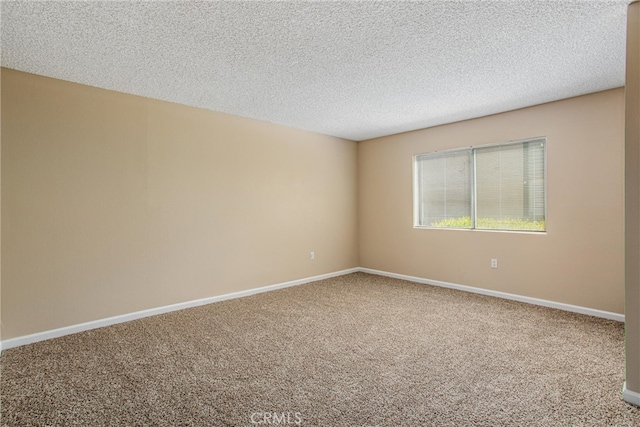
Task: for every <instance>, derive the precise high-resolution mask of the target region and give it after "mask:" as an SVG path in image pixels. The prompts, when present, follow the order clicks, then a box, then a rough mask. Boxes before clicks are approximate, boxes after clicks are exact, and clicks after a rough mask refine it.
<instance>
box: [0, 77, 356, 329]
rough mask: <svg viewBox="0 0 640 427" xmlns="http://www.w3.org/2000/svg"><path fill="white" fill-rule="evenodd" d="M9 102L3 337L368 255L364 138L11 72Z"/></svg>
mask: <svg viewBox="0 0 640 427" xmlns="http://www.w3.org/2000/svg"><path fill="white" fill-rule="evenodd" d="M1 108H2V169H1V172H2V224H1V226H2V248H1V250H2V252H1V253H2V266H3V269H2V270H3V271H2V276H3V277H2V302H1V303H2V312H1V315H2V338H3V339H10V338H13V337H18V336H23V335H27V334H31V333H36V332H41V331H46V330H51V329H54V328H58V327H63V326H68V325H73V324H78V323H82V322H87V321H91V320H96V319H102V318H106V317H110V316H115V315H119V314H125V313H130V312H134V311H138V310H143V309H148V308H153V307H158V306H163V305H168V304H173V303H178V302H184V301H190V300H194V299H199V298H205V297H210V296H216V295H222V294H226V293H230V292H235V291H240V290H245V289H251V288H256V287H260V286H264V285H269V284H275V283H281V282H285V281H290V280H295V279H299V278H305V277H311V276H314V275H319V274H323V273H328V272H335V271H339V270H343V269H347V268H352V267H356V266H358V253H357V236H356V232H357V224H356V220H357V218H356V214H357V211H356V199H357V188H356V184H357V171H356V168H357V144H356V143H355V142H350V141H345V140H341V139H338V138H333V137H328V136H323V135H318V134H314V133H310V132H305V131H300V130H295V129H291V128H287V127H283V126H277V125H273V124H269V123H265V122H260V121H255V120H250V119H245V118H240V117H235V116H231V115H225V114H219V113H214V112H210V111H206V110H200V109H196V108H191V107H186V106H181V105H177V104H171V103H166V102H161V101H156V100H150V99H145V98H141V97H136V96H131V95H126V94H122V93H116V92H110V91H106V90H101V89H96V88H91V87H88V86H83V85H78V84H73V83H68V82H63V81H60V80H54V79H50V78H45V77H40V76H35V75H30V74H26V73H21V72H17V71H14V70H8V69H3V70H2V107H1ZM310 251H314V252H315V260H314V261H311V260H310V259H309V252H310Z"/></svg>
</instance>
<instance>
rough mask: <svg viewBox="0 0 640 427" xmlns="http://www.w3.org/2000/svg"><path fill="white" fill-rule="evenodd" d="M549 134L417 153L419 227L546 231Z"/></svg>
mask: <svg viewBox="0 0 640 427" xmlns="http://www.w3.org/2000/svg"><path fill="white" fill-rule="evenodd" d="M545 145H546V140H545V138H538V139H532V140H527V141H520V142H516V143H507V144H501V145H494V146H487V147H479V148H469V149H464V150H454V151H447V152H441V153H429V154H421V155H418V156H416V185H417V192H416V197H417V200H416V203H417V205H416V207H417V211H416V213H417V225H419V226H426V227H441V228H480V229H500V230H532V231H544V230H545V213H546V206H545V202H546V196H545V193H546V177H545V171H546V167H545V148H546V147H545Z"/></svg>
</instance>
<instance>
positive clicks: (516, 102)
mask: <svg viewBox="0 0 640 427" xmlns="http://www.w3.org/2000/svg"><path fill="white" fill-rule="evenodd" d="M628 3H629V0H611V1H545V2H542V1H530V0H527V1H524V0H522V1H520V0H515V1H446V2H445V1H430V2H400V1H397V2H323V3H316V2H277V3H276V2H168V3H167V2H30V1H19V2H5V1H3V2H2V3H1V13H2V15H1V24H2V30H1V31H2V33H1V34H2V65H3V66H5V67H8V68H13V69H17V70H21V71H26V72H31V73H35V74H41V75H45V76H50V77H55V78H59V79H63V80H70V81H73V82H78V83H83V84H88V85H91V86H97V87H101V88H106V89H111V90H116V91H121V92H127V93H132V94H137V95H142V96H146V97H151V98H157V99H161V100H166V101H171V102H176V103H181V104H186V105H192V106H196V107H201V108H206V109H210V110H215V111H221V112H226V113H231V114H235V115H240V116H245V117H251V118H255V119H259V120H265V121H269V122H273V123H278V124H283V125H287V126H292V127H296V128H301V129H306V130H310V131H314V132H319V133H323V134H328V135H334V136H339V137H343V138H347V139H352V140H364V139H369V138H373V137H378V136H384V135H389V134H394V133H399V132H404V131H409V130H414V129H419V128H424V127H430V126H435V125H439V124H444V123H450V122H455V121H459V120H465V119H469V118H474V117H480V116H484V115H488V114H494V113H498V112H503V111H507V110H512V109H516V108H521V107H526V106H530V105H535V104H540V103H544V102H549V101H554V100H558V99H563V98H568V97H572V96H577V95H583V94H587V93H592V92H597V91H601V90H606V89H610V88H614V87H619V86H623V85H624V72H625V35H626V9H627V4H628Z"/></svg>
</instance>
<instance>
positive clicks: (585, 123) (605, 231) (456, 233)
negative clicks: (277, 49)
mask: <svg viewBox="0 0 640 427" xmlns="http://www.w3.org/2000/svg"><path fill="white" fill-rule="evenodd" d="M537 136H546V137H547V232H546V234H531V233H509V232H496V231H471V230H442V229H415V228H413V210H412V206H413V202H412V156H413V155H414V154H418V153H424V152H432V151H436V150H444V149H453V148H462V147H468V146H471V145H483V144H491V143H500V142H506V141H510V140H518V139H525V138H531V137H537ZM623 149H624V90H623V89H622V88H620V89H614V90H610V91H605V92H600V93H597V94H592V95H587V96H583V97H578V98H572V99H568V100H563V101H559V102H554V103H550V104H545V105H539V106H535V107H531V108H526V109H522V110H517V111H512V112H507V113H504V114H498V115H494V116H488V117H483V118H479V119H475V120H469V121H464V122H459V123H454V124H450V125H445V126H438V127H434V128H429V129H424V130H419V131H415V132H408V133H404V134H399V135H393V136H389V137H384V138H378V139H373V140H369V141H365V142H362V143H360V144H359V147H358V183H359V192H358V194H359V200H358V202H359V205H358V210H359V214H358V219H359V254H360V266H361V267H366V268H371V269H376V270H382V271H387V272H392V273H397V274H405V275H410V276H417V277H421V278H424V279H430V280H438V281H444V282H449V283H455V284H460V285H467V286H474V287H479V288H484V289H490V290H496V291H501V292H508V293H513V294H518V295H523V296H528V297H534V298H542V299H547V300H551V301H556V302H562V303H566V304H575V305H579V306H583V307H589V308H595V309H599V310H605V311H610V312H614V313H624V256H623V230H624V229H623V188H624V187H623V183H624V181H623V178H624V168H623V164H624V150H623ZM491 258H497V259H498V269H492V268H491V266H490V259H491Z"/></svg>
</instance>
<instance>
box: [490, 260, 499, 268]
mask: <svg viewBox="0 0 640 427" xmlns="http://www.w3.org/2000/svg"><path fill="white" fill-rule="evenodd" d="M491 268H498V260H497V259H496V258H491Z"/></svg>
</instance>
